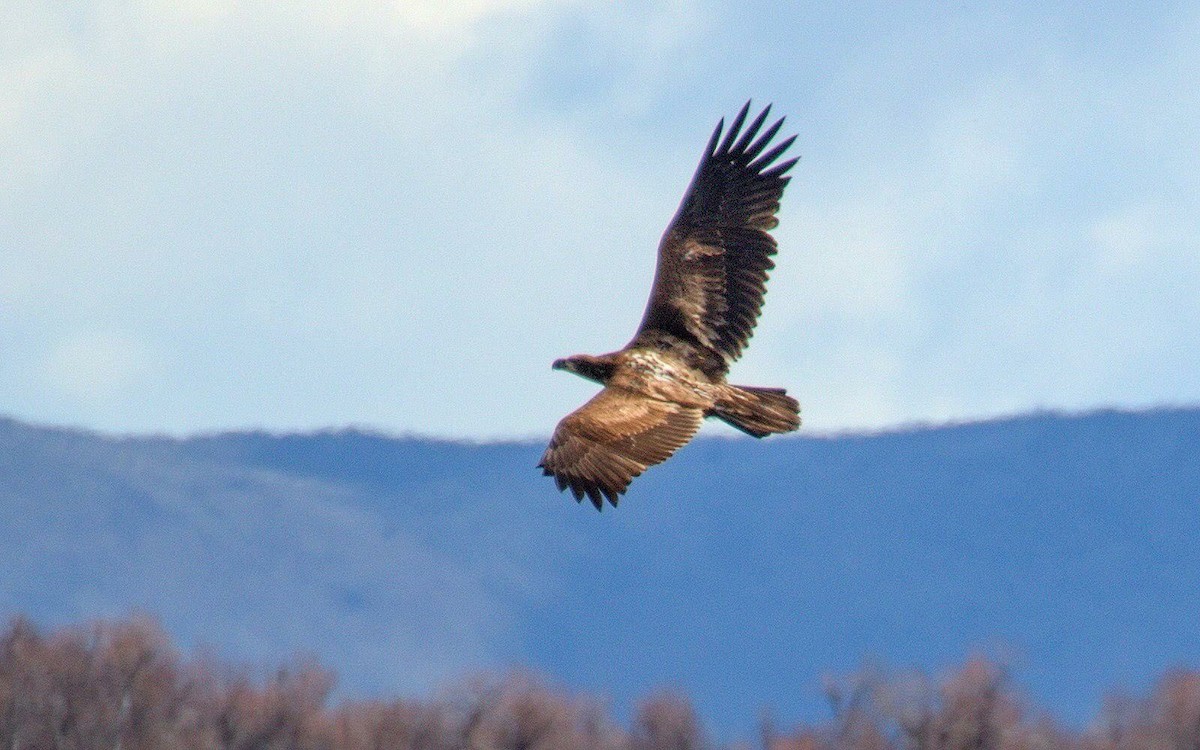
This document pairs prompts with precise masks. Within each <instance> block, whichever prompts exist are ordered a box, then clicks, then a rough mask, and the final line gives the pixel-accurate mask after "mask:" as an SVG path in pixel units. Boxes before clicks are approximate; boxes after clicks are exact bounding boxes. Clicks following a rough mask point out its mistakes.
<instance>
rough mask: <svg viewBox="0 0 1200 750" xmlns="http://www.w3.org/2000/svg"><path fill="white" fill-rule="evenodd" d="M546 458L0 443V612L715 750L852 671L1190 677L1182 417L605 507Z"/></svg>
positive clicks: (683, 469) (933, 439)
mask: <svg viewBox="0 0 1200 750" xmlns="http://www.w3.org/2000/svg"><path fill="white" fill-rule="evenodd" d="M541 448H542V446H541V445H532V444H519V443H510V444H484V445H471V444H460V443H447V442H437V441H430V440H422V439H415V438H390V437H384V436H380V435H373V434H366V433H362V432H356V431H344V432H328V433H319V434H314V435H281V436H273V435H266V434H260V433H237V434H227V435H214V436H206V437H198V438H193V439H188V440H182V441H176V440H169V439H163V438H132V439H114V438H109V437H103V436H99V435H95V434H91V433H84V432H73V431H67V430H57V429H47V428H41V427H33V426H29V425H25V424H22V423H19V422H15V421H11V420H0V614H11V613H15V612H28V613H30V614H32V615H33V616H34V617H35V618H37V619H39V620H41V621H43V622H47V623H60V622H66V621H75V620H78V619H82V618H87V617H91V616H96V615H100V614H117V613H124V612H126V611H127V610H129V609H130V608H138V609H142V610H145V611H149V612H151V613H154V614H156V615H158V616H159V617H161V618H162V620H163V622H164V624H165V625H166V627H167V628H168V629H169V630H170V631H171V632H172V633H173V634H175V635H176V637H177V638H179V639H181V641H182V642H183V643H185V644H189V643H190V644H209V645H211V646H213V647H215V648H217V649H219V650H220V651H221V652H222V653H224V654H226V655H228V656H231V657H233V658H241V659H247V660H252V661H260V660H261V661H274V660H277V659H279V658H282V657H286V656H288V655H290V654H292V653H294V652H297V651H302V652H308V653H312V654H315V655H316V656H318V657H319V658H320V659H322V660H323V661H324V662H326V663H328V664H330V665H331V666H333V667H335V668H336V669H337V670H338V672H339V673H340V674H341V676H342V679H343V686H344V689H345V690H346V691H347V692H349V693H351V694H363V693H372V692H377V691H389V692H394V691H400V692H405V691H415V690H425V689H428V688H430V687H432V686H435V685H437V684H438V683H439V682H441V681H442V680H444V679H447V678H452V677H458V676H461V675H462V674H463V673H464V672H469V671H473V670H476V669H480V668H489V667H502V666H504V665H506V664H510V663H511V664H530V665H533V666H535V667H537V668H539V669H542V670H545V671H546V672H548V673H549V674H551V675H553V676H555V677H558V678H559V679H562V680H564V681H566V682H567V683H569V684H570V685H573V686H578V687H582V688H586V689H588V690H589V691H596V692H601V693H604V692H607V693H608V694H610V695H612V696H613V697H614V699H616V701H617V704H618V707H620V706H621V705H622V702H623V701H625V700H627V699H628V698H630V697H633V696H637V695H644V694H645V693H647V692H648V691H649V690H650V689H651V688H652V687H654V686H656V685H662V684H675V685H679V686H681V687H683V688H685V689H686V690H688V691H689V692H690V693H691V694H692V695H693V696H694V697H695V698H696V700H697V704H698V708H699V709H700V711H701V713H702V715H704V716H706V717H708V718H710V719H711V720H712V721H713V722H714V723H715V724H716V726H717V727H718V728H719V729H722V730H724V731H731V730H739V731H746V730H748V729H749V727H750V726H751V725H752V724H753V722H754V720H755V719H756V717H757V715H758V713H759V710H760V709H761V708H762V707H763V706H765V705H768V704H769V705H772V706H774V707H775V709H776V711H777V715H778V716H780V717H781V718H782V719H792V718H796V717H802V716H811V715H813V714H814V713H815V712H817V711H819V710H820V703H819V697H818V691H819V684H820V677H821V675H822V674H824V673H826V672H828V671H831V670H832V671H839V670H848V669H851V668H853V667H855V666H857V665H859V664H860V663H861V662H862V661H863V660H864V659H879V660H882V661H884V662H886V663H890V664H893V665H897V666H908V665H920V666H924V667H928V668H935V669H936V668H937V667H938V665H941V664H945V663H949V662H951V661H955V660H957V659H959V658H960V657H961V656H962V655H963V654H964V653H965V652H968V651H970V650H972V649H974V648H990V649H992V650H995V651H998V652H1000V653H1001V654H1005V655H1007V656H1009V657H1010V658H1011V660H1012V662H1013V664H1014V666H1015V667H1016V668H1017V670H1018V671H1019V672H1020V673H1021V676H1022V680H1023V682H1024V683H1025V684H1028V685H1029V686H1030V687H1031V688H1032V690H1033V692H1034V693H1035V695H1036V696H1037V698H1038V699H1039V700H1040V701H1041V702H1043V703H1045V704H1046V705H1048V706H1049V707H1051V708H1054V709H1057V710H1058V711H1060V712H1062V713H1063V714H1064V715H1065V716H1067V717H1072V716H1076V717H1082V716H1084V715H1089V714H1091V713H1092V712H1093V711H1094V709H1095V706H1096V703H1097V701H1098V699H1099V695H1098V692H1097V691H1099V690H1101V689H1103V688H1105V687H1107V686H1110V685H1112V684H1120V683H1128V684H1139V682H1140V681H1141V680H1144V679H1147V678H1149V677H1150V676H1152V675H1154V674H1156V673H1159V672H1161V671H1162V669H1163V668H1164V667H1167V666H1170V665H1172V664H1190V665H1193V666H1194V665H1198V664H1200V628H1198V627H1197V625H1196V624H1197V623H1198V622H1200V554H1198V553H1197V551H1196V550H1197V548H1198V546H1200V543H1198V540H1200V409H1174V410H1158V411H1151V412H1142V413H1123V412H1099V413H1094V414H1088V415H1083V416H1061V415H1055V414H1039V415H1033V416H1026V417H1020V418H1014V419H1005V420H997V421H992V422H984V423H976V424H964V425H957V426H948V427H934V428H913V429H908V430H902V431H897V432H891V433H885V434H878V435H865V436H855V435H850V436H843V437H825V438H817V437H797V438H788V439H773V440H767V441H762V442H757V441H750V440H740V439H738V440H730V439H702V440H699V441H697V442H696V443H694V444H693V445H691V446H689V447H687V448H685V449H684V450H683V451H681V453H680V454H679V456H678V457H677V458H675V459H672V461H670V462H668V463H667V464H664V465H663V466H662V467H658V468H656V469H653V470H651V471H650V472H648V473H647V475H646V476H644V477H643V478H641V479H639V480H638V481H637V482H636V483H635V484H634V486H633V488H632V490H631V492H630V495H629V496H628V497H627V498H626V500H625V501H624V502H623V503H622V506H621V507H620V508H619V509H618V510H617V511H615V512H608V511H606V512H605V513H603V514H597V513H596V512H595V511H593V510H591V509H590V508H588V507H580V506H577V505H576V504H575V503H574V502H572V501H571V500H569V499H568V498H567V497H566V496H563V495H560V494H558V493H557V492H555V491H554V489H553V484H552V483H551V482H549V480H546V479H545V478H543V477H541V476H540V475H539V473H538V472H537V471H535V470H534V468H533V466H534V464H535V463H536V461H537V457H538V455H539V453H540V451H541Z"/></svg>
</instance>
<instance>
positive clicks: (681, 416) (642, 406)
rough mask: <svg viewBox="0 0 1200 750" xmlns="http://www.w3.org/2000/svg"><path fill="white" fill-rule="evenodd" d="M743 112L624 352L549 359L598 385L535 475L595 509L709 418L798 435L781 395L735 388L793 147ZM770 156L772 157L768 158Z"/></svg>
mask: <svg viewBox="0 0 1200 750" xmlns="http://www.w3.org/2000/svg"><path fill="white" fill-rule="evenodd" d="M749 111H750V102H746V105H745V106H744V107H742V109H741V111H740V112H739V113H738V115H737V116H736V117H735V118H734V120H733V122H732V123H731V124H730V126H729V130H728V131H727V132H726V134H725V137H724V138H723V139H722V137H721V133H722V130H723V129H724V125H725V120H724V118H722V119H721V120H720V121H719V122H718V123H717V127H716V129H715V130H714V131H713V134H712V137H711V138H710V139H709V141H708V146H707V147H706V148H705V150H704V154H703V156H702V157H701V159H700V165H699V166H698V167H697V168H696V173H695V175H694V176H693V177H692V182H691V184H690V185H689V186H688V189H687V191H686V192H685V193H684V196H683V201H682V203H681V204H680V206H679V209H678V211H677V212H676V213H675V217H674V218H673V219H671V223H670V224H669V225H668V226H667V230H666V231H665V232H664V233H663V236H662V240H661V241H660V242H659V246H658V264H657V267H656V269H655V272H654V283H653V286H652V287H651V290H650V301H649V302H648V303H647V305H646V312H645V314H644V315H643V317H642V322H641V325H640V326H639V327H638V329H637V333H636V334H635V335H634V337H633V339H632V340H631V341H630V342H629V343H628V344H626V345H625V347H624V348H622V349H620V350H618V351H615V352H610V353H608V354H600V355H594V356H593V355H588V354H576V355H574V356H571V357H566V358H565V359H559V360H555V362H554V364H553V365H552V366H553V368H554V369H555V370H566V371H567V372H572V373H574V374H576V375H579V376H580V377H583V378H587V379H588V380H593V381H595V382H597V383H600V384H601V385H603V386H604V389H603V390H601V391H600V392H599V393H598V394H596V396H594V397H593V398H592V399H591V400H590V401H588V402H587V403H585V404H584V405H583V406H581V407H580V408H579V409H577V410H575V411H573V412H571V413H570V414H568V415H567V416H566V417H564V418H563V419H562V421H560V422H559V423H558V426H557V427H556V428H555V429H554V435H553V436H552V437H551V438H550V445H549V447H547V448H546V452H545V454H544V455H543V456H542V460H541V462H540V463H539V464H538V468H540V469H542V471H543V474H544V475H545V476H553V477H554V481H555V483H556V484H557V485H558V489H559V490H560V491H562V490H566V489H567V488H570V490H571V493H572V494H573V495H574V496H575V500H576V501H577V502H582V500H583V498H584V497H586V498H588V499H589V500H590V501H591V502H592V504H593V505H595V506H596V510H602V509H603V507H604V501H605V500H608V502H609V503H611V504H612V505H613V506H614V507H616V505H617V502H618V500H619V499H620V496H621V495H623V494H625V490H626V489H627V488H628V487H629V483H630V482H631V481H633V479H634V477H637V476H639V475H640V474H641V473H642V472H643V471H645V470H646V469H647V468H649V467H651V466H654V465H655V464H659V463H662V462H663V461H665V460H667V459H668V458H669V457H670V456H671V455H672V454H673V453H675V451H677V450H678V449H679V448H681V447H682V446H683V445H685V444H686V443H687V442H688V441H689V440H691V439H692V437H693V436H694V435H695V434H696V431H697V430H699V429H700V423H701V422H702V421H703V420H704V418H705V417H716V418H718V419H720V420H722V421H724V422H726V423H728V424H730V425H733V426H734V427H736V428H737V429H739V430H741V431H742V432H744V433H746V434H749V435H753V436H754V437H756V438H761V437H765V436H767V435H771V434H775V433H781V432H791V431H792V430H795V429H797V428H799V427H800V404H799V403H798V402H797V401H796V399H794V398H792V397H791V396H789V395H788V394H787V391H786V390H784V389H783V388H758V387H752V386H739V385H731V384H729V383H727V382H726V381H725V377H726V375H727V374H728V372H729V366H730V364H732V363H733V362H734V361H736V360H737V359H738V357H739V356H741V353H742V351H743V350H744V349H745V348H746V345H747V344H748V342H749V340H750V337H751V336H752V335H753V333H754V326H755V325H756V324H757V322H758V316H759V313H760V312H761V311H762V306H763V295H764V294H765V293H766V283H767V278H768V274H769V272H770V271H771V269H772V268H774V267H775V264H774V262H773V261H772V260H771V258H772V256H774V255H775V253H776V244H775V238H773V237H772V236H771V235H770V230H772V229H774V228H775V227H776V226H777V225H778V224H779V220H778V219H777V218H776V217H775V214H776V212H777V211H778V210H779V200H780V198H781V197H782V195H783V189H784V188H785V187H787V184H788V181H789V180H790V179H791V178H790V177H789V176H788V174H787V173H788V170H790V169H791V168H792V166H793V165H795V163H796V162H797V161H798V159H788V160H786V161H779V157H780V156H782V155H783V153H784V152H785V151H787V149H788V147H789V146H791V145H792V142H793V141H794V140H795V139H796V136H794V135H793V136H791V137H790V138H787V139H785V140H783V141H781V142H779V143H777V144H775V145H772V144H771V141H772V140H773V139H774V138H775V136H776V135H777V134H778V133H779V130H780V128H781V127H783V118H780V119H779V120H777V121H775V122H774V123H773V124H772V125H770V126H769V127H767V128H766V129H765V130H763V125H764V124H765V123H766V121H767V117H768V116H769V114H770V111H771V107H770V105H768V106H767V107H766V108H765V109H763V111H762V112H761V113H760V114H759V115H758V116H757V117H755V118H754V120H753V121H752V122H750V124H749V125H748V126H746V127H745V130H743V129H742V128H743V126H744V125H745V124H746V117H747V115H748V114H749ZM768 147H769V148H768Z"/></svg>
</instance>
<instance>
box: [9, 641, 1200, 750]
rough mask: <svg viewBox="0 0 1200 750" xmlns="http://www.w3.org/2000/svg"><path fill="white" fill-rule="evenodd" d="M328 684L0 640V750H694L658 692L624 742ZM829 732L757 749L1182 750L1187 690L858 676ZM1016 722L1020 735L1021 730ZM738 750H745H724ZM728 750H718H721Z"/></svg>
mask: <svg viewBox="0 0 1200 750" xmlns="http://www.w3.org/2000/svg"><path fill="white" fill-rule="evenodd" d="M333 684H334V679H333V675H332V674H331V673H330V672H329V671H327V670H325V669H323V668H321V667H319V666H317V665H315V664H311V663H303V662H301V663H298V664H296V665H294V666H290V667H288V668H286V669H281V670H279V671H277V672H275V673H274V674H272V675H270V676H268V677H266V678H264V679H251V678H250V677H248V676H247V675H246V674H245V673H243V672H239V671H237V670H234V669H231V668H229V667H227V666H223V665H221V664H220V663H218V662H216V661H213V660H204V659H191V660H185V659H184V658H182V657H181V655H180V654H179V652H178V651H177V650H176V649H175V648H174V647H173V646H172V645H171V644H170V642H169V641H168V640H167V638H166V637H165V636H164V634H163V632H162V630H161V629H160V628H159V627H158V626H157V625H155V624H154V623H153V622H151V621H149V620H147V619H144V618H133V619H131V620H128V621H121V622H108V623H97V624H93V625H88V626H84V627H76V628H65V629H62V630H58V631H54V632H50V633H45V632H42V631H41V630H39V629H38V628H37V627H35V626H34V625H33V624H32V623H31V622H30V621H28V620H25V619H21V618H18V619H16V620H13V621H12V622H11V623H10V624H9V626H8V628H7V629H6V630H4V631H3V632H0V747H3V748H6V749H7V750H42V749H43V748H46V749H51V748H53V749H54V750H93V749H97V750H98V749H100V748H104V750H109V749H110V748H119V749H120V750H160V749H170V750H283V749H284V748H286V749H287V750H708V748H714V747H716V746H715V745H714V744H713V743H712V742H711V741H710V740H709V739H708V738H707V737H706V733H705V731H704V728H703V726H702V723H701V721H700V719H699V717H698V716H697V715H696V712H695V710H694V709H693V707H692V704H691V702H690V701H689V700H688V699H687V698H686V697H685V696H683V695H680V694H677V693H669V692H664V693H659V694H656V695H653V696H651V697H650V698H648V699H646V700H645V701H643V702H642V703H641V704H640V705H639V706H638V708H637V710H636V712H635V716H634V719H633V722H632V725H631V726H630V728H629V729H628V730H625V729H623V728H621V727H619V726H617V725H616V724H615V723H614V722H613V721H612V720H611V719H610V718H609V716H608V713H607V711H606V710H605V708H604V706H603V705H602V704H600V703H598V702H597V701H595V700H594V699H591V698H588V697H586V696H580V695H572V694H570V693H568V692H566V691H564V690H562V689H559V688H555V687H552V686H550V685H549V684H547V683H546V682H545V681H543V680H541V679H539V678H537V677H535V676H532V675H529V674H525V673H519V672H517V673H512V674H509V675H505V676H501V677H489V678H481V679H474V680H469V681H466V682H464V683H463V684H462V685H460V686H459V687H458V688H456V689H454V690H451V691H449V692H447V693H446V694H444V695H442V696H441V697H439V698H436V699H431V700H425V701H410V700H394V701H346V702H344V703H341V704H339V705H334V706H331V705H329V696H330V692H331V690H332V688H333ZM826 698H827V701H828V705H829V711H830V715H829V718H828V719H827V720H825V721H822V722H819V723H817V724H814V725H811V726H799V727H795V728H793V729H791V730H788V731H780V730H778V729H776V728H775V726H774V724H773V722H771V721H770V720H765V721H764V723H763V728H762V733H761V736H760V737H759V738H758V743H757V744H758V746H759V747H761V748H762V750H1200V673H1197V672H1188V671H1176V672H1171V673H1169V674H1167V675H1165V676H1164V677H1163V678H1162V679H1161V680H1159V682H1158V683H1157V684H1156V685H1155V686H1154V688H1153V689H1152V690H1151V691H1150V692H1149V694H1147V695H1146V696H1144V697H1140V698H1139V697H1132V696H1129V695H1124V694H1114V695H1113V696H1112V697H1110V698H1109V699H1108V700H1107V701H1106V702H1105V704H1104V706H1103V707H1102V709H1101V711H1100V713H1099V715H1098V717H1097V720H1096V721H1095V722H1094V723H1093V724H1092V725H1091V726H1090V728H1089V729H1088V730H1086V731H1082V732H1077V731H1073V730H1070V729H1066V728H1064V727H1062V726H1060V725H1058V724H1056V723H1055V722H1054V721H1052V720H1051V719H1049V718H1048V717H1046V716H1044V715H1040V716H1034V715H1033V714H1032V712H1031V711H1030V710H1029V707H1028V706H1027V704H1026V702H1025V701H1024V700H1022V699H1021V698H1020V696H1019V695H1018V694H1017V692H1016V690H1015V689H1014V687H1013V685H1012V683H1011V680H1010V679H1009V675H1008V673H1007V671H1006V670H1004V669H1003V668H1002V667H1000V666H998V665H996V664H995V663H993V662H990V661H987V660H984V659H972V660H969V661H967V662H966V663H965V664H963V665H962V666H961V667H959V668H958V669H956V670H954V671H952V672H950V673H948V674H946V675H944V676H942V677H940V678H939V679H931V678H930V677H928V676H926V675H922V674H889V673H886V672H884V671H882V670H879V669H866V670H863V671H861V672H859V673H857V674H852V675H849V676H846V677H842V678H839V679H832V680H828V681H827V682H826ZM1031 716H1032V718H1031ZM737 747H738V748H746V749H747V750H749V746H747V745H739V746H737ZM731 750H732V748H731Z"/></svg>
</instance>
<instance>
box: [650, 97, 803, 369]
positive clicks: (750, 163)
mask: <svg viewBox="0 0 1200 750" xmlns="http://www.w3.org/2000/svg"><path fill="white" fill-rule="evenodd" d="M749 110H750V103H749V102H746V106H745V107H743V108H742V111H741V112H739V113H738V115H737V117H736V118H735V119H734V121H733V124H732V125H731V126H730V128H729V131H728V133H727V134H726V135H725V138H724V139H723V140H722V139H721V130H722V127H723V124H724V121H723V120H722V122H721V123H718V124H717V128H716V130H715V131H713V135H712V138H711V139H710V140H709V142H708V147H707V148H706V149H705V152H704V156H703V158H701V160H700V166H699V167H698V168H697V169H696V175H695V176H694V177H693V178H692V183H691V185H690V186H689V187H688V190H687V193H685V194H684V197H683V202H682V204H680V206H679V210H678V212H676V214H675V218H674V219H672V220H671V224H670V226H668V227H667V231H666V232H665V233H664V234H663V238H662V242H661V243H660V244H659V247H658V267H657V269H656V271H655V274H654V286H653V288H652V289H651V291H650V302H649V304H648V305H647V306H646V314H645V316H644V317H643V318H642V324H641V327H640V328H639V329H638V333H637V336H635V337H634V340H633V342H632V343H634V344H637V343H641V342H648V341H652V340H653V341H657V340H661V338H660V335H659V334H660V333H661V332H666V333H668V334H671V335H673V336H675V337H676V338H679V339H682V340H684V341H687V342H689V343H691V344H693V345H697V346H699V347H700V348H701V350H702V351H703V352H704V354H705V364H704V366H705V369H706V370H708V371H710V372H711V371H717V372H722V373H723V372H725V371H727V370H728V368H729V363H731V362H733V361H734V360H736V359H737V358H738V357H739V356H740V355H741V353H742V350H743V349H744V348H745V347H746V344H747V342H748V341H749V340H750V337H751V336H752V335H753V333H754V326H755V325H756V324H757V322H758V316H759V313H760V312H761V311H762V305H763V295H764V294H765V293H766V283H767V278H768V273H769V271H770V270H771V269H772V268H774V267H775V264H774V262H773V261H772V260H771V256H773V255H774V254H775V251H776V248H775V239H774V238H773V237H771V235H770V234H769V233H768V232H769V230H771V229H774V228H775V226H776V225H777V224H778V223H779V221H778V220H777V219H776V218H775V213H776V212H777V211H778V210H779V199H780V198H781V197H782V195H783V189H784V188H785V187H786V186H787V184H788V181H789V180H790V179H791V178H790V177H788V176H787V171H788V170H789V169H791V168H792V165H793V164H795V163H796V159H790V160H788V161H784V162H780V163H778V164H776V163H775V162H776V160H777V159H778V158H779V157H780V156H781V155H782V154H783V152H784V151H786V150H787V148H788V146H790V145H791V144H792V141H793V140H795V136H792V137H791V138H788V139H786V140H784V141H782V142H780V143H779V144H777V145H775V146H773V147H772V148H770V149H769V150H766V149H767V146H768V145H769V144H770V142H771V140H772V139H773V138H774V137H775V136H776V135H777V134H778V133H779V129H780V128H781V127H782V126H783V119H782V118H780V119H779V120H778V121H776V122H775V123H774V124H773V125H771V126H770V127H768V128H767V129H766V130H765V131H762V126H763V124H764V123H765V122H766V120H767V115H768V114H769V113H770V111H771V108H770V106H768V107H767V108H766V109H764V110H763V111H762V113H761V114H759V115H758V117H756V118H755V119H754V121H753V122H751V123H750V125H749V126H748V127H747V128H746V129H745V131H742V125H743V124H744V123H745V121H746V115H747V113H748V112H749ZM760 131H762V132H761V134H760ZM639 340H641V341H639Z"/></svg>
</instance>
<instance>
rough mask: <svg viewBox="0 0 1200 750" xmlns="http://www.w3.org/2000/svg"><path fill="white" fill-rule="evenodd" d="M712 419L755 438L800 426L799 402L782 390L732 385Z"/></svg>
mask: <svg viewBox="0 0 1200 750" xmlns="http://www.w3.org/2000/svg"><path fill="white" fill-rule="evenodd" d="M713 416H715V417H717V418H719V419H721V420H723V421H725V422H726V423H728V424H730V425H732V426H734V427H736V428H738V429H739V430H741V431H742V432H744V433H746V434H747V435H753V436H754V437H756V438H761V437H766V436H767V435H773V434H775V433H779V432H792V431H793V430H796V429H798V428H799V427H800V402H799V401H797V400H796V399H794V398H792V397H791V396H789V395H787V391H786V390H784V389H783V388H756V387H754V386H746V385H731V386H729V391H728V392H727V393H726V394H725V396H724V397H723V398H722V399H721V400H720V401H719V402H717V405H716V407H714V408H713Z"/></svg>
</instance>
